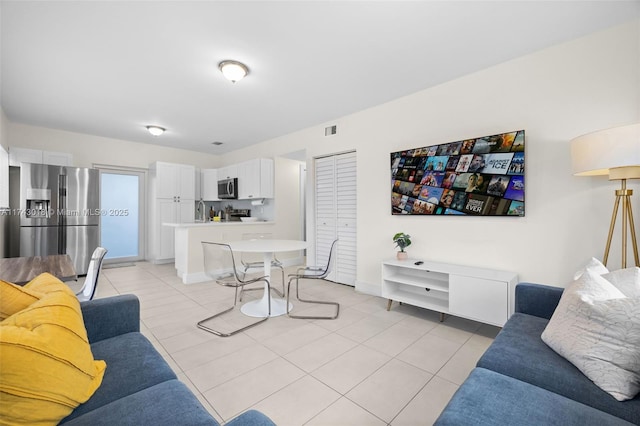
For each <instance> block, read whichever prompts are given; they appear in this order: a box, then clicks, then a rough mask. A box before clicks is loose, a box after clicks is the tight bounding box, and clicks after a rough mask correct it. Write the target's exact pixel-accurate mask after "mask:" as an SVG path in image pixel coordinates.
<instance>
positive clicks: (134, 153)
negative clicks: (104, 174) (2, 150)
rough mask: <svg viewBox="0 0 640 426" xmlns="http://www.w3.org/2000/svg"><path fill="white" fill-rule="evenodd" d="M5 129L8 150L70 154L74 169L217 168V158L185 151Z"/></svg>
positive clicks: (39, 130) (16, 125)
mask: <svg viewBox="0 0 640 426" xmlns="http://www.w3.org/2000/svg"><path fill="white" fill-rule="evenodd" d="M8 127H9V132H8V136H9V142H10V146H16V147H21V148H31V149H41V150H47V151H62V152H70V153H72V154H73V165H74V166H76V167H92V166H93V165H94V164H108V165H117V166H126V167H140V168H147V167H149V164H151V163H152V162H154V161H168V162H170V163H180V164H193V165H195V166H196V167H201V168H205V167H207V168H216V167H218V166H219V165H220V157H219V156H217V155H210V154H203V153H201V152H194V151H187V150H185V149H176V148H168V147H163V146H158V145H151V144H144V143H136V142H130V141H125V140H121V139H110V138H104V137H100V136H92V135H86V134H81V133H74V132H67V131H63V130H56V129H49V128H44V127H36V126H28V125H24V124H19V123H9V126H8Z"/></svg>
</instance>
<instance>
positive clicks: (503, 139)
mask: <svg viewBox="0 0 640 426" xmlns="http://www.w3.org/2000/svg"><path fill="white" fill-rule="evenodd" d="M524 165H525V162H524V130H517V131H513V132H508V133H500V134H498V135H491V136H482V137H479V138H474V139H466V140H462V141H457V142H448V143H443V144H439V145H432V146H424V147H421V148H414V149H409V150H406V151H398V152H392V153H391V213H392V214H394V215H401V214H406V215H468V216H524Z"/></svg>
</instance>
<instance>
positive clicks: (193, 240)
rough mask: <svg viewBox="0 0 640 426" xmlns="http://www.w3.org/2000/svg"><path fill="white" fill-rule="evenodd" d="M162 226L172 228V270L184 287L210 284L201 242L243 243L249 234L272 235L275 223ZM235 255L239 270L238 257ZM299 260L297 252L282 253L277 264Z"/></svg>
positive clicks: (204, 223)
mask: <svg viewBox="0 0 640 426" xmlns="http://www.w3.org/2000/svg"><path fill="white" fill-rule="evenodd" d="M163 225H164V226H169V227H173V228H175V242H174V244H175V266H176V271H177V274H178V277H180V279H182V282H183V283H185V284H192V283H199V282H204V281H209V280H210V278H209V277H207V276H206V275H205V273H204V260H203V256H202V241H210V242H217V243H225V242H229V241H238V240H242V239H243V234H248V233H271V234H275V232H274V229H275V222H260V221H256V222H194V223H163ZM274 237H275V238H277V237H278V236H277V235H274ZM234 254H235V253H234ZM236 255H237V256H236V265H237V266H238V265H240V254H239V253H237V254H236ZM287 256H289V257H287ZM301 256H302V254H301V253H298V252H293V253H285V254H283V256H282V259H280V260H281V261H283V262H284V263H285V264H295V262H298V263H302V259H301Z"/></svg>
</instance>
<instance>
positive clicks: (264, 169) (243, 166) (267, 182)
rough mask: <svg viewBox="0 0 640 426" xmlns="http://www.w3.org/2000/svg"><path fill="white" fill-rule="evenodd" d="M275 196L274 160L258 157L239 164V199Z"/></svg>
mask: <svg viewBox="0 0 640 426" xmlns="http://www.w3.org/2000/svg"><path fill="white" fill-rule="evenodd" d="M256 198H273V160H272V159H269V158H256V159H254V160H249V161H245V162H242V163H240V164H238V199H240V200H250V199H256Z"/></svg>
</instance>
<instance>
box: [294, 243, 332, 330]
mask: <svg viewBox="0 0 640 426" xmlns="http://www.w3.org/2000/svg"><path fill="white" fill-rule="evenodd" d="M337 245H338V240H335V241H334V242H333V243H332V244H331V250H330V251H329V259H327V265H326V266H323V267H317V266H307V267H304V268H299V269H298V271H297V273H295V274H291V275H289V284H288V285H287V315H289V317H290V318H300V319H336V318H338V314H339V313H340V304H339V303H336V302H327V301H322V300H309V299H303V298H301V297H300V292H299V285H300V280H302V279H305V280H321V279H324V278H326V277H327V276H328V275H329V273H331V269H333V264H334V262H335V257H336V247H337ZM294 280H295V282H296V298H297V299H298V300H299V301H300V302H304V303H311V304H318V305H333V306H335V307H336V312H335V314H333V315H330V316H317V315H291V312H290V310H289V306H291V305H290V304H289V296H290V295H291V282H293V281H294Z"/></svg>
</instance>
